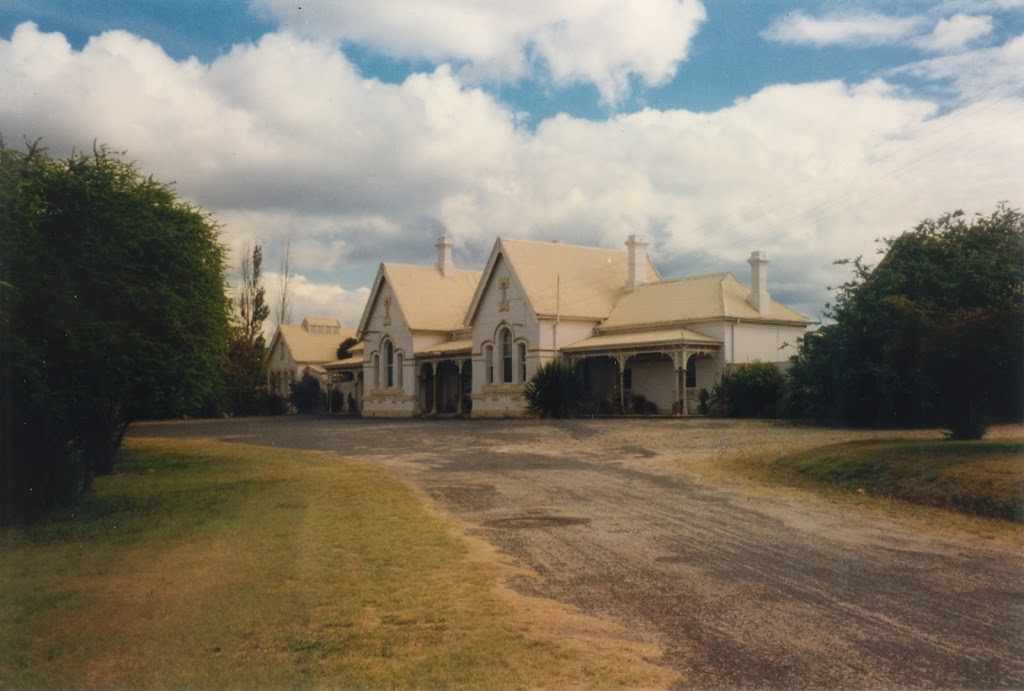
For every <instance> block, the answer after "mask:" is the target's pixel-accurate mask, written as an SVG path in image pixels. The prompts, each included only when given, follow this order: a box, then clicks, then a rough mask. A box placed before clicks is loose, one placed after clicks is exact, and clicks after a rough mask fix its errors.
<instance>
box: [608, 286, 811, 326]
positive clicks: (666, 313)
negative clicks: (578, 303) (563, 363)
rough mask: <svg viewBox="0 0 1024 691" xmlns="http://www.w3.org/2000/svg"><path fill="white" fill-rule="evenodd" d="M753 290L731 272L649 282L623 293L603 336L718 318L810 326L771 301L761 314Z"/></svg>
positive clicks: (799, 315)
mask: <svg viewBox="0 0 1024 691" xmlns="http://www.w3.org/2000/svg"><path fill="white" fill-rule="evenodd" d="M749 297H750V288H748V287H747V286H745V285H743V284H742V283H740V282H739V281H738V280H736V277H735V276H733V275H732V274H731V273H719V274H709V275H707V276H694V277H691V278H680V279H676V280H670V281H660V282H658V283H649V284H645V285H642V286H639V287H637V289H636V290H635V291H633V292H632V293H623V294H622V296H621V297H620V298H619V300H618V302H617V303H616V304H615V307H614V309H612V311H611V314H609V315H608V318H607V319H605V320H604V322H602V323H601V324H600V325H599V326H598V327H597V328H598V331H599V332H600V333H606V332H608V331H616V330H620V329H636V328H638V327H648V328H650V327H653V326H660V325H669V324H683V323H687V322H698V321H708V320H714V319H743V320H749V321H769V322H783V323H791V324H794V325H806V324H809V323H810V319H808V318H807V317H805V316H804V315H802V314H800V313H799V312H796V311H794V310H792V309H790V308H788V307H786V306H785V305H783V304H781V303H778V302H776V301H775V300H771V304H770V307H769V309H768V312H767V313H765V314H761V313H760V312H758V311H757V310H756V309H754V307H753V306H752V305H751V304H750V303H749V302H748V299H749Z"/></svg>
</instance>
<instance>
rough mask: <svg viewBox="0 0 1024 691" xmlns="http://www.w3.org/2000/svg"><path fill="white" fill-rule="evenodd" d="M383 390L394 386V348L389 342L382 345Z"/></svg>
mask: <svg viewBox="0 0 1024 691" xmlns="http://www.w3.org/2000/svg"><path fill="white" fill-rule="evenodd" d="M384 378H385V381H384V388H386V389H390V388H391V387H393V386H394V385H395V346H394V344H393V343H391V341H388V342H387V343H385V344H384Z"/></svg>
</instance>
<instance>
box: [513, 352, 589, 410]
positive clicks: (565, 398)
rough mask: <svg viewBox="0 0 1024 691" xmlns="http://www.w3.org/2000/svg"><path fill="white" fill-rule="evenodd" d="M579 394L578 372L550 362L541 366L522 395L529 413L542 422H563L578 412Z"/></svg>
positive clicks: (554, 361) (555, 361) (566, 366)
mask: <svg viewBox="0 0 1024 691" xmlns="http://www.w3.org/2000/svg"><path fill="white" fill-rule="evenodd" d="M582 393H583V386H582V381H581V379H580V376H579V372H577V371H576V369H575V368H573V367H570V366H568V365H566V364H564V363H563V362H562V361H561V360H552V361H551V362H548V363H545V364H543V365H541V367H540V369H538V370H537V372H536V373H535V374H534V375H533V378H532V379H530V381H529V382H527V384H526V389H525V390H524V392H523V395H524V396H525V398H526V403H527V406H528V407H529V409H530V412H532V413H534V414H536V415H539V416H540V417H542V418H545V417H550V418H566V417H572V416H573V415H576V414H577V413H578V412H579V409H580V401H581V400H582Z"/></svg>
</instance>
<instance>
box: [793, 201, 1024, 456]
mask: <svg viewBox="0 0 1024 691" xmlns="http://www.w3.org/2000/svg"><path fill="white" fill-rule="evenodd" d="M882 252H883V254H884V257H883V259H882V260H881V261H880V262H879V264H878V266H876V267H873V268H872V267H868V266H866V265H865V264H864V263H863V262H861V261H860V260H855V261H854V262H852V264H853V267H854V276H853V278H852V279H851V280H850V282H848V283H846V284H845V285H843V286H842V287H841V288H840V289H839V291H838V295H837V299H836V303H835V305H834V307H832V308H831V311H830V313H829V314H828V315H826V316H827V317H829V318H830V319H831V320H832V321H833V323H831V324H829V325H827V326H824V327H822V328H821V329H819V330H818V331H817V332H815V333H812V334H808V335H807V336H806V337H805V338H804V339H803V341H802V343H801V346H800V351H799V353H798V355H797V356H796V357H795V358H794V360H793V367H792V368H791V370H790V383H791V387H790V389H791V396H792V400H793V401H794V402H796V404H797V406H798V408H799V409H800V410H801V411H802V412H803V413H804V414H806V415H808V416H810V417H813V418H818V419H823V420H828V421H832V422H838V423H844V424H858V425H892V426H902V425H940V426H943V427H945V428H946V429H948V430H950V436H951V437H953V438H980V437H981V435H982V434H983V433H984V430H985V427H986V425H987V424H988V422H989V421H991V420H1020V419H1021V415H1022V391H1021V389H1022V386H1021V382H1022V376H1024V371H1022V364H1024V311H1022V308H1024V304H1022V287H1024V216H1022V215H1021V214H1020V212H1018V211H1016V210H1014V209H1010V208H1008V207H1006V206H1001V207H1000V208H999V209H997V210H996V211H995V212H994V213H992V214H991V215H989V216H976V217H974V218H972V219H967V218H965V217H964V215H963V214H962V213H959V212H958V213H952V214H947V215H945V216H942V217H941V218H939V219H936V220H927V221H924V222H923V223H921V224H919V225H918V226H917V227H916V228H914V229H913V230H912V231H910V232H907V233H904V234H903V235H900V236H898V237H895V238H890V239H888V240H885V241H884V242H883V249H882Z"/></svg>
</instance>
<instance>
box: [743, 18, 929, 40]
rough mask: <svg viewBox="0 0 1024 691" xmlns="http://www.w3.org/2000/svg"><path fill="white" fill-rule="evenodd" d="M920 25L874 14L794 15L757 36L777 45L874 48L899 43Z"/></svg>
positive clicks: (916, 19)
mask: <svg viewBox="0 0 1024 691" xmlns="http://www.w3.org/2000/svg"><path fill="white" fill-rule="evenodd" d="M921 25H922V20H921V19H920V18H918V17H893V16H889V15H884V14H877V13H865V14H830V15H826V16H824V17H811V16H808V15H806V14H804V13H803V12H799V11H796V12H790V13H787V14H786V15H784V16H782V17H780V18H778V19H776V20H775V21H774V22H772V24H771V25H770V26H769V27H768V28H767V29H765V30H764V31H763V32H761V35H762V36H763V37H764V38H766V39H768V40H769V41H775V42H777V43H792V44H800V45H812V46H827V45H841V46H874V45H884V44H889V43H896V42H898V41H902V40H904V39H905V38H907V37H908V36H911V35H913V34H914V33H916V32H917V31H918V30H919V28H920V27H921Z"/></svg>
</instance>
